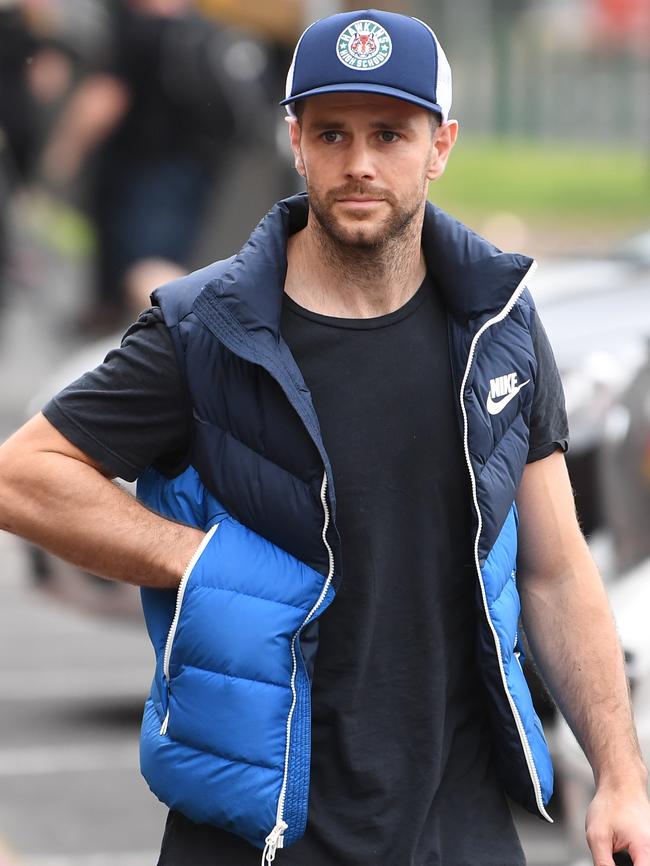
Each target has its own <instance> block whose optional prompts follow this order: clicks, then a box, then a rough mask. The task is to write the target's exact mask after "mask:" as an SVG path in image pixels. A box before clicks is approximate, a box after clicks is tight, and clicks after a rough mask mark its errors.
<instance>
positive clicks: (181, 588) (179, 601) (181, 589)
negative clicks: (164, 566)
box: [160, 523, 219, 736]
mask: <svg viewBox="0 0 650 866" xmlns="http://www.w3.org/2000/svg"><path fill="white" fill-rule="evenodd" d="M218 528H219V524H218V523H215V525H214V526H213V527H211V529H210V530H208V532H207V533H206V535H204V536H203V538H202V540H201V543H200V544H199V546H198V547H197V549H196V550H195V551H194V555H193V556H192V558H191V559H190V561H189V562H188V563H187V567H186V569H185V571H184V572H183V576H182V577H181V582H180V583H179V584H178V592H177V593H176V610H175V611H174V618H173V620H172V624H171V625H170V627H169V632H168V634H167V642H166V643H165V654H164V655H163V676H164V677H165V685H166V688H167V712H166V713H165V718H164V719H163V723H162V725H161V727H160V734H161V736H164V735H165V734H166V733H167V727H168V725H169V695H170V693H171V689H170V687H169V659H170V657H171V654H172V646H173V644H174V638H175V637H176V628H177V627H178V620H179V618H180V615H181V608H182V607H183V597H184V595H185V587H186V586H187V582H188V580H189V579H190V575H191V574H192V571H193V570H194V566H195V565H196V563H197V562H198V561H199V559H200V557H201V554H202V553H203V551H204V550H205V548H206V547H207V545H208V543H209V541H210V539H211V538H212V536H213V535H214V534H215V532H216V531H217V529H218Z"/></svg>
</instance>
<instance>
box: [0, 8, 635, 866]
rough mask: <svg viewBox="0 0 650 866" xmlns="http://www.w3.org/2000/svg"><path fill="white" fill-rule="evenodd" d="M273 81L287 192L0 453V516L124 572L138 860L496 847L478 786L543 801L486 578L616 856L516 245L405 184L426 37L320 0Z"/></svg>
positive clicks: (517, 673) (551, 437) (419, 179)
mask: <svg viewBox="0 0 650 866" xmlns="http://www.w3.org/2000/svg"><path fill="white" fill-rule="evenodd" d="M285 104H287V105H288V106H289V110H290V119H289V120H290V123H289V125H290V135H291V144H292V148H293V152H294V155H295V161H296V168H297V170H298V172H299V173H300V174H301V175H302V176H303V177H304V178H305V181H306V185H307V193H308V196H307V197H305V196H297V197H295V198H293V199H289V200H287V201H285V202H281V203H280V204H279V205H278V206H276V207H275V208H274V209H273V210H272V211H271V212H270V214H269V215H268V216H267V217H266V218H265V219H264V220H263V221H262V222H261V223H260V225H259V226H258V227H257V229H256V230H255V232H254V233H253V235H252V237H251V239H250V240H249V242H248V243H247V244H246V246H245V247H244V248H243V250H242V251H241V253H240V254H239V255H238V256H236V257H233V258H232V259H229V260H228V261H226V262H221V263H217V264H216V265H212V266H210V267H208V268H206V269H204V270H203V271H200V272H198V273H196V274H193V275H190V276H189V277H187V278H185V279H183V280H181V281H179V282H176V283H172V284H170V285H168V286H166V287H163V288H162V289H160V290H159V291H158V292H157V293H155V294H154V301H155V306H154V308H153V309H152V310H151V311H148V312H147V313H145V314H144V315H143V316H142V317H141V319H140V321H139V323H138V324H137V325H135V326H134V327H133V328H132V329H131V331H130V332H128V334H127V336H126V337H125V340H124V343H123V346H122V348H121V349H120V350H118V351H116V352H114V353H112V354H111V355H109V357H108V358H107V360H106V362H105V363H104V364H103V365H102V366H101V367H100V368H98V370H96V371H94V372H92V373H89V374H87V375H86V376H85V377H83V378H82V379H81V380H79V382H77V383H75V384H73V385H72V386H70V387H69V388H68V389H66V390H65V391H64V392H62V393H61V394H60V395H59V396H58V397H57V398H56V399H55V400H54V401H52V402H51V403H50V404H49V405H48V406H47V407H46V409H45V410H44V413H45V417H43V416H39V417H37V418H35V419H32V421H30V422H29V423H28V424H27V425H26V426H25V427H24V428H23V429H22V430H20V431H19V432H18V433H17V434H15V436H14V437H13V439H11V440H9V441H8V442H7V443H6V445H5V446H4V447H3V449H2V450H0V470H1V471H0V477H1V478H2V489H1V490H0V493H1V495H0V502H2V503H3V504H2V506H0V509H1V510H0V525H2V526H3V527H4V528H7V529H9V530H10V531H14V532H19V533H22V534H23V535H25V536H27V537H29V538H31V539H32V540H35V541H37V542H38V543H40V544H44V545H46V546H48V547H49V548H50V549H52V550H53V551H54V552H56V553H58V554H60V555H63V556H66V557H68V558H70V559H71V560H73V561H75V562H77V563H79V564H80V565H82V566H83V567H86V568H89V569H91V570H93V571H95V572H97V573H99V574H104V575H106V576H108V577H114V578H118V579H122V580H127V581H131V582H133V583H136V584H140V585H141V586H142V587H143V591H142V592H143V603H144V607H145V614H146V617H147V625H148V629H149V633H150V636H151V639H152V642H153V644H154V647H155V649H156V654H157V668H156V675H155V678H154V683H153V687H152V692H151V696H150V699H149V700H148V702H147V705H146V708H145V714H144V720H143V734H142V749H141V760H142V769H143V772H144V774H145V777H146V778H147V781H148V782H149V785H150V786H151V787H152V789H153V790H154V791H155V793H156V794H157V795H158V796H159V797H160V798H161V799H163V800H164V801H165V802H166V803H167V804H169V805H170V806H171V807H172V809H171V812H170V815H169V819H168V823H167V829H166V832H165V838H164V841H163V846H162V851H161V856H160V860H159V863H160V864H163V866H170V864H174V866H180V864H188V863H192V864H193V866H208V864H210V866H211V864H228V866H239V864H241V866H246V864H252V863H254V862H255V860H256V857H258V856H259V851H257V852H256V851H255V847H254V846H256V847H257V848H258V849H259V848H263V853H262V862H263V863H271V862H272V861H273V860H274V859H275V858H276V856H278V859H280V858H281V860H282V861H283V862H284V863H286V864H293V866H298V864H300V866H306V864H309V866H326V864H327V866H334V864H336V866H339V864H350V866H352V864H354V866H359V864H368V866H370V864H376V863H379V862H382V863H387V864H394V866H402V864H413V866H415V864H418V866H424V864H427V866H428V864H444V866H461V864H463V866H468V864H472V866H477V864H481V866H515V864H522V863H523V862H524V858H523V853H522V850H521V847H520V845H519V842H518V840H517V837H516V834H515V831H514V828H513V824H512V819H511V816H510V813H509V809H508V806H507V803H506V800H505V793H504V791H507V792H508V793H509V794H510V795H511V796H512V797H514V798H515V799H517V800H519V801H520V802H521V803H523V804H524V805H525V806H526V807H527V808H528V809H530V810H531V811H533V812H536V813H538V814H540V815H541V816H542V817H545V818H548V814H547V812H546V804H547V803H548V800H549V798H550V795H551V788H552V770H551V767H550V761H549V757H548V751H547V749H546V745H545V742H544V738H543V735H542V732H541V727H540V725H539V722H538V720H537V717H536V715H535V713H534V710H533V707H532V703H531V700H530V695H529V693H528V691H527V688H526V685H525V681H524V678H523V674H522V671H521V666H520V661H521V646H520V643H519V639H518V637H517V620H518V614H519V599H518V594H517V585H518V586H519V591H520V593H521V597H522V602H523V614H524V621H525V626H526V630H527V635H528V639H529V641H530V642H531V644H532V646H533V648H534V650H535V654H536V657H537V660H538V662H539V664H540V666H541V668H542V670H543V672H544V674H545V676H546V678H547V681H548V683H549V685H550V687H551V689H552V691H553V694H554V695H555V697H556V698H557V700H558V701H559V703H560V706H561V708H562V710H563V712H564V713H565V714H566V715H567V717H568V718H569V719H570V720H571V723H572V725H573V728H574V730H575V731H576V733H577V735H578V737H579V738H580V741H581V743H582V745H583V747H584V749H585V751H586V753H587V755H588V756H589V759H590V761H591V763H592V766H593V768H594V773H595V777H596V781H597V786H598V791H597V794H596V797H595V799H594V801H593V803H592V805H591V807H590V810H589V815H588V822H587V832H588V838H589V842H590V845H591V847H592V851H593V855H594V862H595V863H596V864H597V866H606V864H607V866H612V863H613V858H612V852H614V851H618V850H619V849H625V848H628V849H629V851H630V852H631V854H632V856H633V858H634V862H635V864H636V866H649V864H650V829H649V828H650V806H649V805H648V801H647V797H646V778H647V777H646V770H645V768H644V766H643V763H642V761H641V758H640V755H639V751H638V745H637V743H636V738H635V733H634V727H633V723H632V720H631V713H630V705H629V700H628V694H627V689H626V683H625V677H624V673H623V668H622V664H621V653H620V648H619V646H618V643H617V639H616V635H615V631H614V627H613V624H612V621H611V617H610V614H609V611H608V607H607V602H606V598H605V595H604V592H603V588H602V585H601V582H600V580H599V577H598V575H597V572H596V570H595V567H594V564H593V562H592V560H591V558H590V556H589V553H588V550H587V547H586V545H585V542H584V540H583V539H582V536H581V534H580V531H579V529H578V526H577V522H576V518H575V512H574V507H573V501H572V495H571V490H570V486H569V482H568V479H567V474H566V468H565V464H564V459H563V455H562V451H563V450H564V449H565V448H566V443H567V431H566V418H565V413H564V409H563V404H562V395H561V389H560V386H559V380H558V375H557V370H556V369H555V367H554V364H553V359H552V355H551V353H550V350H549V348H548V344H547V342H546V338H545V336H544V333H543V330H542V329H541V325H540V323H539V322H538V320H537V318H536V315H535V311H534V305H533V302H532V299H531V297H530V295H529V294H528V291H527V290H526V288H525V281H526V279H527V277H528V275H529V273H530V270H531V268H532V262H531V260H530V259H527V258H525V257H523V256H516V255H505V254H502V253H500V252H499V251H497V250H495V249H494V248H493V247H491V246H490V245H489V244H487V243H486V242H485V241H483V240H482V239H480V238H478V237H477V236H476V235H474V234H473V233H471V232H470V231H468V230H467V229H466V228H465V227H463V226H462V225H460V224H459V223H457V222H455V221H454V220H452V219H450V218H449V217H448V216H446V215H445V214H443V213H442V212H441V211H439V210H436V209H435V208H432V207H431V206H430V205H427V204H426V196H427V189H428V184H429V182H430V181H432V180H435V179H437V178H438V177H440V175H441V174H442V173H443V171H444V169H445V166H446V163H447V159H448V157H449V154H450V152H451V149H452V147H453V145H454V142H455V140H456V134H457V124H456V123H455V121H452V120H449V109H450V105H451V75H450V72H449V67H448V64H447V61H446V58H445V56H444V54H443V52H442V49H441V47H440V45H439V43H438V41H437V39H436V37H435V35H434V34H433V32H432V31H431V30H430V29H429V28H428V26H427V25H425V24H423V23H422V22H420V21H417V20H416V19H412V18H408V17H405V16H401V15H396V14H392V13H387V12H379V11H376V10H365V11H361V12H352V13H344V14H342V15H336V16H332V17H330V18H326V19H323V20H322V21H320V22H317V23H316V24H314V25H312V26H311V27H310V28H308V29H307V31H306V32H305V33H304V34H303V36H302V37H301V40H300V42H299V44H298V46H297V48H296V52H295V55H294V60H293V63H292V67H291V70H290V73H289V77H288V81H287V96H286V99H285ZM172 347H173V350H172ZM46 419H47V420H46ZM116 475H122V476H123V477H126V478H135V477H138V479H139V482H138V483H139V488H138V489H139V497H140V498H141V500H142V501H143V502H145V503H146V504H147V505H148V508H145V507H143V506H142V505H141V504H140V503H138V502H136V501H134V500H132V499H130V498H129V497H127V496H125V495H124V494H123V493H122V492H121V491H120V490H119V489H117V488H115V487H113V486H112V485H111V484H110V482H109V481H107V477H109V478H110V477H112V476H116ZM515 497H516V506H515V501H514V500H515ZM9 503H10V504H9ZM160 514H162V515H165V516H166V518H167V519H165V517H161V516H159V515H160ZM517 537H518V541H519V550H518V553H517ZM188 563H189V565H188ZM179 582H180V583H179ZM310 747H311V752H310ZM280 848H283V849H284V850H283V851H281V852H279V851H278V849H280Z"/></svg>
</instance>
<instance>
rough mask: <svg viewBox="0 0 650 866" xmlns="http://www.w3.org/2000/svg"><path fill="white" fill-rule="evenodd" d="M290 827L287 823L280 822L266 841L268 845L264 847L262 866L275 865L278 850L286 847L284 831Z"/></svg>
mask: <svg viewBox="0 0 650 866" xmlns="http://www.w3.org/2000/svg"><path fill="white" fill-rule="evenodd" d="M288 826H289V825H288V824H287V823H286V822H285V821H278V823H277V824H276V825H275V827H274V828H273V829H272V830H271V832H270V833H269V835H268V836H267V837H266V839H265V840H264V841H265V843H266V844H265V845H264V851H263V852H262V866H266V864H267V863H273V861H274V860H275V852H276V851H277V849H278V848H282V847H283V846H284V831H285V830H286V829H287V828H288Z"/></svg>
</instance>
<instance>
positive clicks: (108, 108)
mask: <svg viewBox="0 0 650 866" xmlns="http://www.w3.org/2000/svg"><path fill="white" fill-rule="evenodd" d="M191 6H192V4H191V2H189V0H126V2H120V3H116V4H115V5H114V7H113V10H112V11H113V15H114V19H113V24H114V26H113V38H112V46H113V48H112V52H111V59H110V61H109V62H108V63H106V64H105V66H104V67H103V68H101V69H98V70H96V71H95V72H93V73H92V74H90V75H88V76H87V77H85V78H84V79H83V80H82V81H81V82H80V84H79V86H78V87H77V88H76V90H75V91H74V92H73V94H72V95H71V98H70V100H69V103H68V105H67V107H66V108H65V109H64V111H63V113H62V116H61V118H60V120H59V122H58V124H57V125H56V127H55V129H54V130H53V133H52V137H51V140H50V142H49V144H48V146H47V148H46V151H45V154H44V157H43V174H44V176H45V178H46V179H47V180H49V182H50V183H52V184H54V185H56V186H62V185H65V184H66V183H68V182H70V180H71V179H72V178H74V177H75V176H76V175H77V174H78V172H79V171H80V169H81V168H82V166H83V165H84V163H85V161H86V159H87V158H88V157H89V156H90V155H91V154H94V162H93V166H92V172H91V174H92V180H91V184H92V202H91V215H92V218H93V220H94V222H95V225H96V229H97V239H98V252H97V280H96V294H95V298H94V300H93V303H92V305H91V307H90V309H88V310H87V311H86V312H85V313H84V315H83V316H82V318H81V326H82V328H83V329H84V330H87V329H92V330H97V331H103V330H106V329H111V328H113V327H115V326H116V325H117V324H118V323H119V322H121V321H122V320H123V318H124V316H125V314H128V313H129V312H131V313H132V311H133V310H139V309H142V307H144V306H146V305H147V303H148V296H149V293H150V292H151V290H152V288H154V287H155V286H156V285H159V284H161V283H164V282H167V281H169V280H171V279H173V278H175V277H178V276H180V275H181V274H182V273H185V272H186V270H187V268H188V266H189V262H190V258H191V254H192V249H193V245H194V242H195V240H196V238H197V234H198V232H199V229H200V227H201V223H202V217H203V214H204V210H205V206H206V203H207V201H208V197H209V195H210V191H211V189H212V185H213V183H214V182H215V177H216V176H218V172H219V169H220V167H221V163H222V162H223V161H224V160H225V158H226V156H227V153H228V148H229V145H230V142H231V139H232V135H233V131H234V129H233V124H234V120H233V113H232V110H231V107H230V102H229V99H228V95H227V82H225V81H224V80H223V70H222V67H220V65H219V63H218V62H214V61H215V59H216V60H217V61H218V55H219V52H220V51H221V50H222V41H221V34H220V32H219V30H218V28H217V26H216V24H214V23H212V22H209V21H208V20H207V19H204V18H202V17H201V16H199V15H198V14H196V13H195V12H193V10H192V8H191Z"/></svg>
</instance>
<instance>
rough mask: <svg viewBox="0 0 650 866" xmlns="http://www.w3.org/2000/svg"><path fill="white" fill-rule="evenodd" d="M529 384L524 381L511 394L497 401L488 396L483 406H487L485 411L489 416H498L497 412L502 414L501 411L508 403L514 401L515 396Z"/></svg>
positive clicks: (527, 380) (528, 380)
mask: <svg viewBox="0 0 650 866" xmlns="http://www.w3.org/2000/svg"><path fill="white" fill-rule="evenodd" d="M529 382H530V379H526V381H525V382H522V383H521V385H517V387H516V388H515V390H514V391H513V392H512V393H510V394H506V396H505V397H502V398H501V399H500V400H498V401H495V400H493V399H492V395H491V394H488V398H487V403H486V404H485V405H486V406H487V410H488V412H489V413H490V415H498V414H499V412H503V410H504V409H505V408H506V406H507V405H508V403H509V402H510V401H511V400H514V399H515V397H516V396H517V394H518V393H519V392H520V391H521V389H522V388H525V387H526V385H528V383H529Z"/></svg>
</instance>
